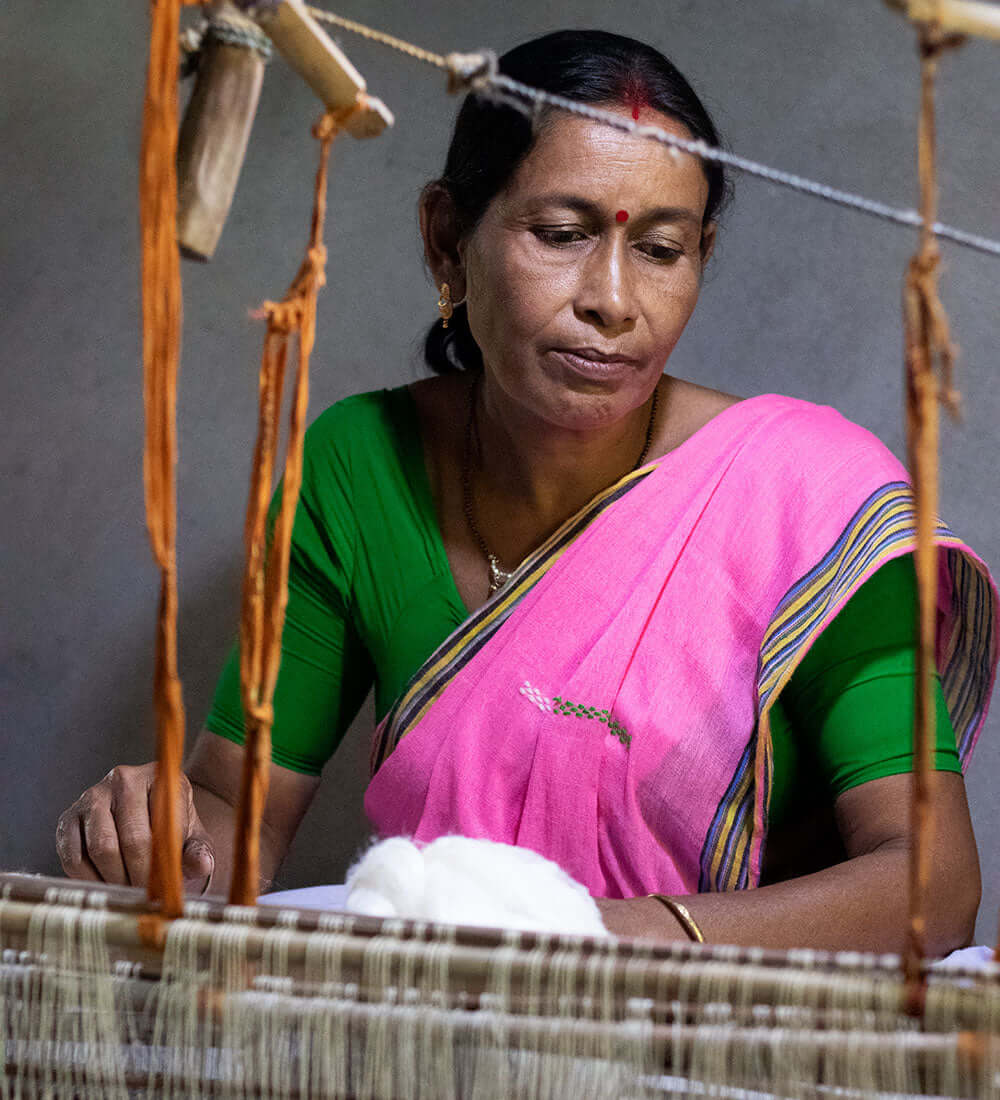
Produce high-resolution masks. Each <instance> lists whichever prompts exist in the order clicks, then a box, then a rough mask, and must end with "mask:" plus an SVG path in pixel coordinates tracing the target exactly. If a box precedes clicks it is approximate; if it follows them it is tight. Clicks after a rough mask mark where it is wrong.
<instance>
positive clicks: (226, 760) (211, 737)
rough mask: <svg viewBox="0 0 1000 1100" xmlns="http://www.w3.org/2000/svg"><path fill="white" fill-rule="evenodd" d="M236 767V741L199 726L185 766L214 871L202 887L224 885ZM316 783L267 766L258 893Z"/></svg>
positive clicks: (239, 761) (214, 889)
mask: <svg viewBox="0 0 1000 1100" xmlns="http://www.w3.org/2000/svg"><path fill="white" fill-rule="evenodd" d="M242 769H243V746H242V745H236V744H234V743H233V742H232V741H228V740H226V738H224V737H219V736H218V735H216V734H214V733H210V732H209V731H208V730H202V732H201V735H200V736H199V738H198V740H197V742H196V743H195V747H194V751H193V752H192V753H191V759H190V760H189V762H188V765H187V767H186V769H185V771H186V772H187V775H188V778H189V779H190V781H191V787H192V790H193V792H194V804H195V807H196V809H197V811H198V817H199V818H200V819H201V823H202V825H203V826H204V829H205V831H206V832H207V833H208V835H209V836H211V838H212V842H213V847H214V870H213V871H212V877H211V880H210V882H209V884H208V886H207V887H206V892H208V893H215V894H219V893H225V892H226V891H227V890H228V888H229V881H230V879H231V877H232V870H233V847H234V840H235V832H236V807H237V804H238V802H239V795H240V777H241V775H242ZM319 783H320V780H319V777H318V776H313V775H303V774H302V773H301V772H295V771H291V770H290V769H289V768H282V767H279V766H278V765H277V764H272V765H271V767H270V772H269V781H268V792H267V802H266V803H265V804H264V816H263V820H262V822H261V831H260V890H261V891H262V892H263V891H264V890H266V889H268V887H269V886H270V885H271V882H272V881H273V880H274V876H275V874H276V873H277V871H278V868H279V866H280V865H281V861H282V860H283V859H284V858H285V853H286V852H287V851H288V848H289V845H290V844H291V843H292V839H293V838H294V836H295V833H296V830H297V829H298V827H299V823H300V822H301V821H302V818H303V817H304V816H305V813H306V810H308V809H309V806H310V804H311V803H312V800H313V796H314V795H315V794H316V791H317V789H318V788H319Z"/></svg>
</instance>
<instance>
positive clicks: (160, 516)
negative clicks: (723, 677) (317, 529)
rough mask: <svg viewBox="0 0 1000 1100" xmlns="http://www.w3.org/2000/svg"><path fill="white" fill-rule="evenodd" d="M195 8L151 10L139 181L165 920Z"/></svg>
mask: <svg viewBox="0 0 1000 1100" xmlns="http://www.w3.org/2000/svg"><path fill="white" fill-rule="evenodd" d="M192 2H194V0H152V3H151V5H150V12H151V19H152V27H151V31H150V42H149V68H148V73H147V78H146V98H145V103H144V105H143V120H142V152H141V158H140V176H139V218H140V225H141V231H142V233H141V235H142V361H143V403H144V406H145V411H146V440H145V453H144V456H143V476H144V481H145V488H146V525H147V527H148V529H149V538H150V542H151V543H152V547H153V556H154V557H155V559H156V563H157V565H158V566H159V569H160V603H159V615H158V621H157V628H156V657H155V661H156V671H155V677H154V705H155V710H156V758H157V768H156V783H155V785H154V788H153V801H152V809H151V819H152V835H153V843H152V868H151V872H150V876H149V899H150V901H159V902H160V903H161V910H162V912H163V914H164V915H165V916H169V917H177V916H180V914H181V910H182V907H183V902H184V898H183V880H182V877H181V836H180V826H179V822H178V804H179V799H180V770H181V758H182V756H183V754H184V704H183V701H182V699H181V685H180V680H179V679H178V676H177V557H176V551H175V543H176V531H177V519H176V486H175V481H174V474H175V468H176V465H177V429H176V405H177V368H178V363H179V360H180V338H181V275H180V258H179V255H178V251H177V241H176V229H175V226H176V220H177V171H176V157H177V124H178V123H177V119H178V105H177V81H178V49H177V40H178V34H179V31H180V9H181V7H182V6H183V5H184V4H186V3H192Z"/></svg>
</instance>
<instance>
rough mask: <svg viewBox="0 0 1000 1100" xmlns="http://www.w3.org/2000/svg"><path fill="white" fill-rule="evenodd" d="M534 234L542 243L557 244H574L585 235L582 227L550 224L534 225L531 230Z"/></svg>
mask: <svg viewBox="0 0 1000 1100" xmlns="http://www.w3.org/2000/svg"><path fill="white" fill-rule="evenodd" d="M532 232H533V233H534V234H535V236H536V237H537V238H538V239H539V240H540V241H542V242H543V243H544V244H551V245H556V246H557V247H558V246H559V245H564V244H576V242H577V241H582V240H583V239H584V238H585V237H586V235H587V234H586V233H584V231H583V230H582V229H571V228H563V227H560V226H552V225H536V226H535V228H534V229H533V230H532Z"/></svg>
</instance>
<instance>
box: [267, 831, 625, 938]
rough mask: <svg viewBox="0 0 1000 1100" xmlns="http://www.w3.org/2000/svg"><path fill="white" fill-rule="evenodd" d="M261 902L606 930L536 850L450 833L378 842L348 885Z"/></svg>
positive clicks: (585, 899)
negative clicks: (419, 841)
mask: <svg viewBox="0 0 1000 1100" xmlns="http://www.w3.org/2000/svg"><path fill="white" fill-rule="evenodd" d="M259 900H260V904H262V905H284V906H296V907H299V908H305V909H326V908H335V909H341V910H343V911H345V912H350V913H363V914H367V915H368V916H374V917H411V918H413V919H416V920H433V921H441V922H444V923H447V924H465V925H478V926H483V927H488V928H517V929H521V930H524V931H534V932H568V933H575V934H577V935H583V936H607V935H608V932H607V930H606V929H605V927H604V922H603V921H602V920H601V914H600V911H599V910H598V908H597V903H596V902H595V901H594V899H593V898H592V897H591V896H590V894H588V893H587V890H586V889H585V887H583V886H582V885H581V884H580V883H578V882H576V881H575V880H574V879H573V878H571V877H570V876H569V875H568V874H567V873H566V872H565V871H564V870H563V869H562V868H561V867H559V866H558V865H557V864H555V863H553V862H552V861H551V860H549V859H545V858H544V856H540V855H539V854H538V853H537V852H532V851H530V850H529V849H527V848H516V847H513V846H512V845H510V844H497V843H495V842H494V841H492V840H474V839H471V838H469V837H460V836H444V837H439V838H438V839H437V840H435V841H432V842H431V843H430V844H428V845H426V846H425V847H423V848H418V847H417V846H416V845H415V844H413V842H412V841H410V840H407V839H405V838H404V837H390V838H389V839H388V840H383V841H380V842H379V843H377V844H374V845H373V846H372V847H371V848H369V849H368V851H367V852H366V853H365V854H364V856H362V858H361V859H360V860H359V861H358V862H357V863H356V864H355V865H354V866H353V867H352V868H351V869H350V871H348V873H347V883H346V885H344V886H315V887H310V888H307V889H304V890H284V891H282V892H280V893H276V894H265V895H264V896H263V897H262V898H260V899H259Z"/></svg>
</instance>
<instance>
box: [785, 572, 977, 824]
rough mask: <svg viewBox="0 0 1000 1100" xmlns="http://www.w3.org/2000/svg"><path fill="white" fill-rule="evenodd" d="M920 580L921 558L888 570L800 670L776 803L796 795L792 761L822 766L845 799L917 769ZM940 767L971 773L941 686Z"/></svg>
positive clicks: (792, 686)
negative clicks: (866, 786)
mask: <svg viewBox="0 0 1000 1100" xmlns="http://www.w3.org/2000/svg"><path fill="white" fill-rule="evenodd" d="M916 615H917V579H916V573H915V570H914V566H913V560H912V558H911V557H909V556H905V557H902V558H897V559H895V560H894V561H892V562H890V563H888V564H887V565H885V566H883V567H882V568H881V569H880V570H879V571H878V572H877V573H876V574H875V575H874V576H873V577H871V578H870V579H869V580H868V581H867V582H866V583H865V584H864V585H862V587H861V588H860V589H859V590H858V591H857V592H856V593H855V594H854V596H853V597H852V598H851V599H850V600H849V601H848V603H847V604H846V605H845V607H844V608H843V609H842V610H841V612H840V614H839V615H838V616H837V617H836V619H835V620H834V621H833V622H832V623H831V624H830V626H829V627H827V629H826V630H825V631H824V632H823V634H822V635H821V636H820V637H819V638H818V639H817V641H816V642H815V643H814V645H813V646H812V648H811V649H810V651H809V652H808V653H807V654H806V656H805V657H804V658H803V660H802V663H801V665H799V667H798V668H797V669H796V670H795V672H794V673H793V675H792V678H791V680H790V681H789V683H788V685H787V687H786V688H785V690H784V692H783V693H782V696H781V700H780V703H781V707H780V708H779V709H778V710H777V713H776V714H775V718H776V719H777V720H776V721H773V722H772V734H773V737H774V758H775V769H774V771H775V777H774V778H775V784H774V790H773V791H772V804H775V803H776V804H777V805H778V806H779V807H780V806H782V805H784V804H786V803H787V802H788V801H789V799H790V797H791V794H790V791H789V790H788V786H789V785H790V784H792V783H793V782H797V780H796V777H795V770H796V769H795V768H794V767H791V768H789V767H782V768H779V764H781V763H782V759H779V758H783V759H784V761H787V760H788V759H789V758H790V757H792V758H795V757H797V758H798V761H799V764H800V765H805V766H806V767H809V768H815V769H816V772H817V773H818V775H817V778H818V779H819V780H820V781H821V783H822V785H823V786H824V787H825V788H826V790H827V791H828V792H829V793H830V794H831V795H832V797H833V798H836V797H837V796H838V795H840V794H842V793H843V792H844V791H846V790H849V789H850V788H852V787H856V786H859V785H860V784H862V783H867V782H868V781H869V780H872V779H878V778H881V777H882V776H887V775H898V774H901V773H903V772H909V771H911V770H912V767H913V753H912V730H913V715H914V682H915V677H916V644H915V637H916ZM936 700H937V745H936V750H935V767H936V768H937V770H939V771H951V772H961V765H960V763H959V758H958V752H957V750H956V747H955V733H954V729H953V727H952V724H951V719H950V717H949V715H948V709H947V707H946V705H945V701H944V695H943V693H942V691H941V684H940V681H938V682H937V685H936Z"/></svg>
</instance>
